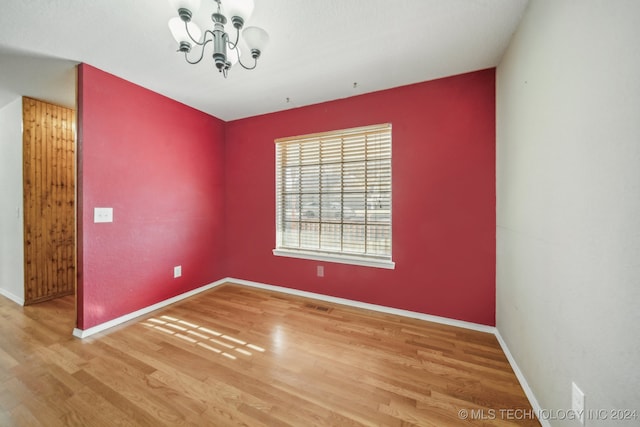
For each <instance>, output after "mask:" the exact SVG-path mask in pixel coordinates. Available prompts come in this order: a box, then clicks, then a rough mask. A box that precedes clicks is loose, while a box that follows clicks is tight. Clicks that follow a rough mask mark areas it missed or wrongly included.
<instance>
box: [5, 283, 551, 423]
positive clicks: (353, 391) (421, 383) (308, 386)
mask: <svg viewBox="0 0 640 427" xmlns="http://www.w3.org/2000/svg"><path fill="white" fill-rule="evenodd" d="M0 316H1V320H2V321H1V322H0V332H1V335H0V425H2V426H47V427H49V426H76V425H77V426H154V427H155V426H303V427H307V426H398V427H400V426H402V427H408V426H457V425H483V426H485V425H486V426H510V425H527V426H539V425H540V424H539V423H538V421H537V420H536V419H535V417H533V411H532V410H531V407H530V405H529V403H528V401H527V399H526V397H525V395H524V393H523V391H522V389H521V387H520V385H519V384H518V381H517V379H516V377H515V375H514V373H513V372H512V370H511V367H510V366H509V364H508V362H507V359H506V357H505V355H504V354H503V352H502V350H501V349H500V346H499V344H498V342H497V341H496V338H495V337H494V336H493V335H491V334H487V333H481V332H475V331H469V330H465V329H460V328H456V327H451V326H444V325H439V324H435V323H429V322H424V321H419V320H414V319H407V318H402V317H397V316H392V315H386V314H381V313H376V312H370V311H366V310H361V309H354V308H350V307H345V306H340V305H334V304H330V303H325V302H321V301H316V300H310V299H305V298H300V297H295V296H290V295H284V294H279V293H275V292H269V291H264V290H259V289H253V288H248V287H243V286H238V285H231V284H226V285H223V286H220V287H218V288H215V289H212V290H210V291H208V292H205V293H202V294H199V295H197V296H195V297H192V298H190V299H187V300H184V301H182V302H180V303H177V304H174V305H172V306H170V307H167V308H165V309H162V310H159V311H157V312H154V313H152V314H151V315H147V316H144V317H142V318H139V319H136V320H134V321H131V322H129V323H127V324H125V325H122V326H120V327H118V328H114V329H112V330H110V331H107V332H104V333H101V334H97V335H94V336H93V337H90V338H87V339H85V340H79V339H76V338H74V337H72V336H71V331H72V329H73V326H74V319H73V318H74V307H73V298H72V297H65V298H61V299H57V300H53V301H49V302H45V303H42V304H38V305H34V306H29V307H20V306H17V305H16V304H14V303H13V302H11V301H9V300H7V299H5V298H4V297H0ZM460 411H467V412H460ZM465 414H466V415H467V418H466V419H464V415H465ZM532 417H533V419H532Z"/></svg>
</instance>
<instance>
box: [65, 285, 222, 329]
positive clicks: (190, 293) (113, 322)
mask: <svg viewBox="0 0 640 427" xmlns="http://www.w3.org/2000/svg"><path fill="white" fill-rule="evenodd" d="M227 281H228V280H227V279H222V280H218V281H217V282H213V283H209V284H208V285H204V286H201V287H199V288H196V289H193V290H191V291H188V292H185V293H183V294H180V295H176V296H175V297H172V298H169V299H166V300H164V301H160V302H159V303H156V304H153V305H150V306H147V307H144V308H141V309H140V310H136V311H134V312H132V313H129V314H125V315H124V316H120V317H118V318H115V319H112V320H109V321H108V322H104V323H101V324H99V325H96V326H92V327H91V328H88V329H78V328H74V329H73V336H74V337H76V338H87V337H89V336H91V335H94V334H97V333H98V332H102V331H105V330H107V329H109V328H113V327H114V326H118V325H120V324H122V323H125V322H128V321H129V320H132V319H135V318H136V317H140V316H143V315H145V314H147V313H151V312H152V311H155V310H158V309H160V308H162V307H166V306H168V305H171V304H173V303H176V302H178V301H181V300H183V299H185V298H189V297H191V296H193V295H196V294H199V293H200V292H204V291H207V290H209V289H213V288H215V287H216V286H220V285H222V284H223V283H225V282H227Z"/></svg>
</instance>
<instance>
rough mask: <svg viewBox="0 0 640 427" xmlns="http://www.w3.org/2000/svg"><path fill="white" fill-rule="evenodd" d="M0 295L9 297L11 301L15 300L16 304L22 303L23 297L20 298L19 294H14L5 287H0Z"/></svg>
mask: <svg viewBox="0 0 640 427" xmlns="http://www.w3.org/2000/svg"><path fill="white" fill-rule="evenodd" d="M0 295H4V296H5V297H7V298H9V299H10V300H11V301H13V302H15V303H16V304H19V305H24V298H20V297H19V296H17V295H15V294H14V293H12V292H9V291H8V290H6V289H2V288H0Z"/></svg>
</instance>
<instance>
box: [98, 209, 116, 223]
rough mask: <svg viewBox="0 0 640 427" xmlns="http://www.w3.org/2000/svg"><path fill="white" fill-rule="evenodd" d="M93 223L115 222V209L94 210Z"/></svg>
mask: <svg viewBox="0 0 640 427" xmlns="http://www.w3.org/2000/svg"><path fill="white" fill-rule="evenodd" d="M93 222H96V223H97V222H113V208H93Z"/></svg>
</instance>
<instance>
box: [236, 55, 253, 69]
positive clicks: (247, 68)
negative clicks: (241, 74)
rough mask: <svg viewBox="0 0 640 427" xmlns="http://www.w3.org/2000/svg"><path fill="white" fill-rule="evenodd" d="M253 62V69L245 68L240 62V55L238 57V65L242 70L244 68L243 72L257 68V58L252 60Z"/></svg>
mask: <svg viewBox="0 0 640 427" xmlns="http://www.w3.org/2000/svg"><path fill="white" fill-rule="evenodd" d="M253 60H254V62H253V67H247V66H246V65H244V64H243V63H242V60H241V59H240V55H238V64H240V65H241V66H242V68H244V69H245V70H253V69H254V68H256V67H257V66H258V58H253Z"/></svg>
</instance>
